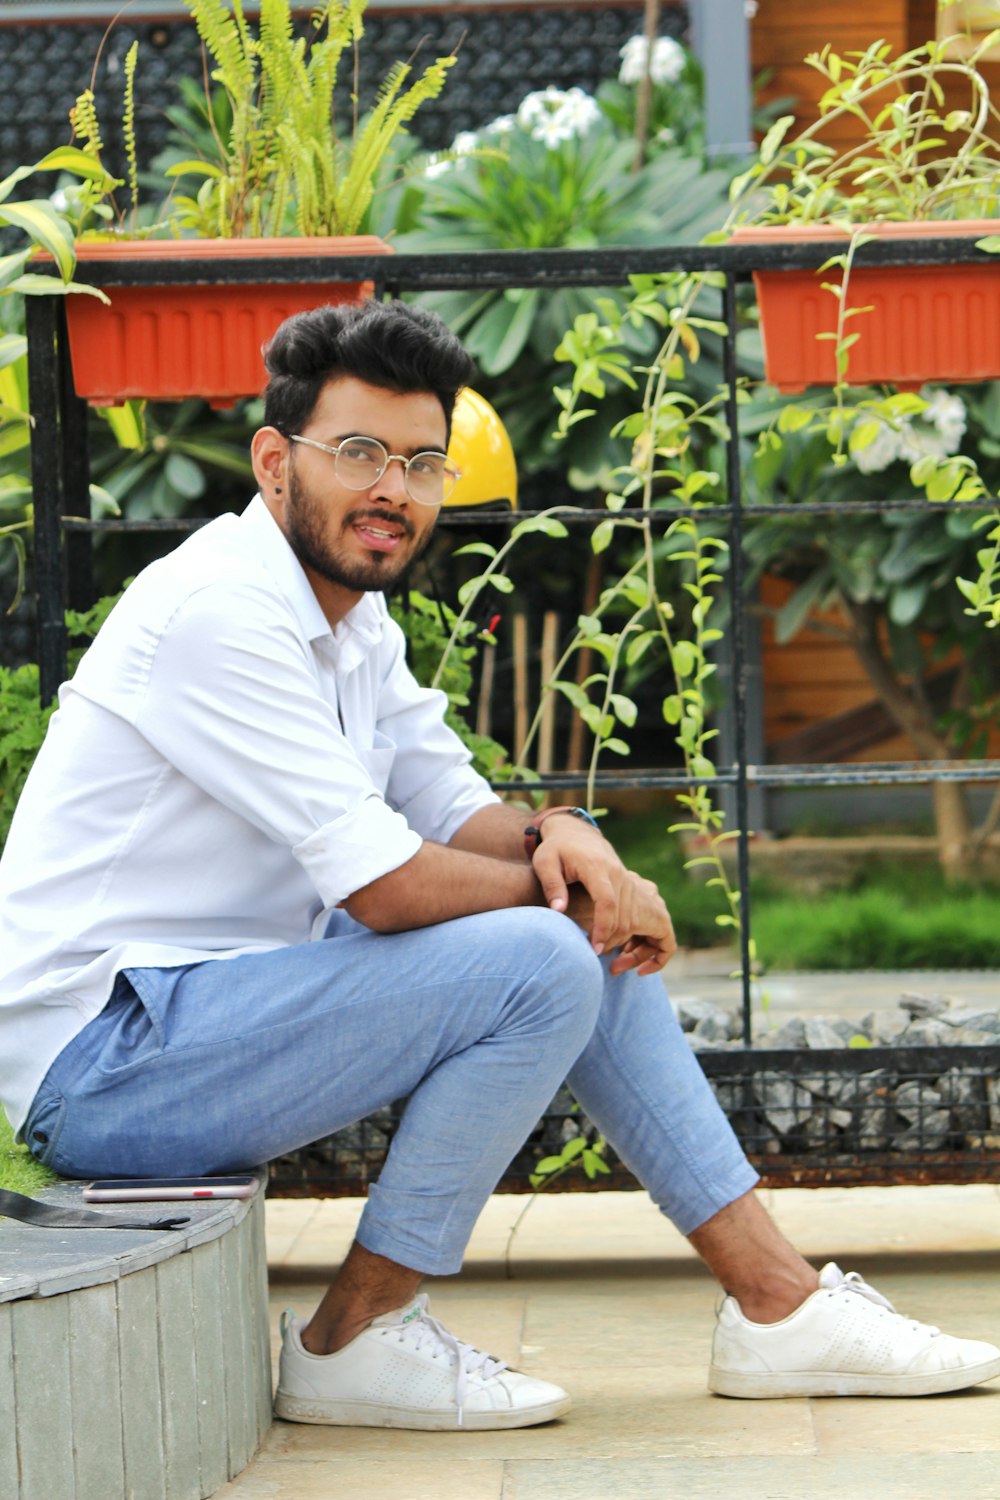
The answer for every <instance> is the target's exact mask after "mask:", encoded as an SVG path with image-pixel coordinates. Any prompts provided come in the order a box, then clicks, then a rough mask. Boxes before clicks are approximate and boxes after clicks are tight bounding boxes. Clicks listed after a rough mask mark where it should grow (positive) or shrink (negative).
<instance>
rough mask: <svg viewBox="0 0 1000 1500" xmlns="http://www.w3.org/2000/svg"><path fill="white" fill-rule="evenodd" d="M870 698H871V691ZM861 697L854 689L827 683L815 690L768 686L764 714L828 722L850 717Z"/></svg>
mask: <svg viewBox="0 0 1000 1500" xmlns="http://www.w3.org/2000/svg"><path fill="white" fill-rule="evenodd" d="M867 696H868V697H869V698H870V697H871V691H870V690H869V692H868V694H867ZM858 698H859V693H858V690H857V689H856V688H855V687H853V686H850V687H842V688H836V687H832V686H830V687H828V686H827V684H826V683H825V682H823V683H817V684H816V685H815V686H807V685H806V684H805V683H770V682H769V683H768V684H767V687H766V690H765V699H764V712H765V715H767V713H768V712H770V713H774V714H781V715H784V716H785V717H786V718H788V717H791V716H793V715H797V716H798V717H799V718H802V719H828V718H829V717H830V715H831V714H842V713H846V712H847V711H848V709H851V708H857V707H858V706H859V705H858Z"/></svg>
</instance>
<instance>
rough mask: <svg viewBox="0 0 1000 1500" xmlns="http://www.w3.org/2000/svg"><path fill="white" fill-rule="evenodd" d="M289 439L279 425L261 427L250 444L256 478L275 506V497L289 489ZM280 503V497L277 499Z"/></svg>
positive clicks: (265, 497) (269, 501)
mask: <svg viewBox="0 0 1000 1500" xmlns="http://www.w3.org/2000/svg"><path fill="white" fill-rule="evenodd" d="M288 447H289V445H288V439H287V438H286V437H285V436H284V435H283V434H282V433H280V432H279V431H278V429H277V427H260V428H258V430H257V431H256V432H255V433H254V435H253V441H252V442H251V444H250V458H251V461H252V463H253V472H254V478H255V479H256V481H257V483H258V485H259V486H260V492H261V494H262V495H263V497H264V499H265V500H266V501H267V503H268V505H270V506H272V507H273V506H274V504H275V497H281V496H282V495H284V494H285V492H286V491H287V489H288V484H287V468H288ZM277 503H278V504H279V505H280V503H281V501H280V498H279V499H278V500H277Z"/></svg>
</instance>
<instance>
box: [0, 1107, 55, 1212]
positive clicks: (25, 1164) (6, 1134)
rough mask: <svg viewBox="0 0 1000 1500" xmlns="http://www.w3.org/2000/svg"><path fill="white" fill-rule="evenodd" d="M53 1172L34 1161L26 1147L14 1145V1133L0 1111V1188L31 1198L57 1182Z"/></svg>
mask: <svg viewBox="0 0 1000 1500" xmlns="http://www.w3.org/2000/svg"><path fill="white" fill-rule="evenodd" d="M58 1181H59V1179H58V1178H57V1177H56V1175H55V1173H54V1172H50V1171H49V1169H48V1167H43V1166H41V1165H40V1163H39V1162H37V1161H36V1160H35V1158H34V1157H33V1156H32V1154H31V1152H30V1151H29V1150H28V1148H27V1146H16V1145H15V1144H14V1132H13V1130H11V1128H10V1125H9V1124H8V1123H7V1116H6V1115H5V1114H4V1112H3V1110H0V1188H7V1189H8V1190H10V1191H13V1192H15V1193H26V1194H27V1195H28V1197H29V1198H30V1197H33V1196H34V1194H35V1193H37V1192H38V1191H39V1190H40V1189H41V1188H44V1187H47V1186H48V1184H49V1183H50V1182H58Z"/></svg>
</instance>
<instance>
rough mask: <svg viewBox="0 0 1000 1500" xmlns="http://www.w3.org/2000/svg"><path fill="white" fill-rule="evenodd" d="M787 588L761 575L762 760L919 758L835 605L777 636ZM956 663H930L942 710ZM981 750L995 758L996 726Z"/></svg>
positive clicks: (953, 659) (999, 736)
mask: <svg viewBox="0 0 1000 1500" xmlns="http://www.w3.org/2000/svg"><path fill="white" fill-rule="evenodd" d="M793 591H794V585H793V584H792V583H790V582H789V581H788V580H787V579H785V578H778V577H775V576H772V575H765V577H764V578H763V579H762V580H761V585H760V605H761V609H762V612H763V618H762V622H761V673H762V679H763V694H764V743H765V745H766V747H767V759H768V761H771V762H777V763H779V764H780V763H788V762H793V761H796V762H798V761H802V762H806V763H812V762H817V761H840V760H844V761H884V760H917V759H919V758H920V757H919V756H918V755H917V752H916V750H915V749H914V748H913V745H912V744H911V743H910V741H909V739H907V738H906V736H905V735H902V734H899V733H898V732H897V730H896V726H895V724H894V722H893V721H892V720H891V719H890V717H889V715H888V714H887V712H886V711H885V710H884V709H883V708H882V706H881V704H880V703H879V702H878V700H877V698H876V696H875V690H874V688H873V687H872V685H871V683H870V682H869V680H868V678H867V676H866V675H865V672H864V669H863V668H862V666H861V663H860V662H859V660H858V658H857V656H856V655H855V653H854V652H853V651H852V649H851V647H850V646H849V645H848V644H847V642H846V641H845V640H844V639H843V634H844V630H845V625H846V622H845V620H844V617H843V615H842V614H841V612H840V610H839V609H832V610H826V611H822V612H821V611H814V612H813V614H811V615H810V616H809V619H808V621H807V622H806V624H805V625H804V626H803V628H802V629H801V630H800V631H799V632H798V633H797V634H796V635H795V636H794V637H793V638H792V640H790V641H787V642H785V643H783V644H779V643H778V641H777V640H776V639H775V634H774V615H775V613H776V611H777V610H779V609H780V608H781V606H782V604H784V602H785V600H786V599H787V598H788V597H789V595H790V594H791V593H792V592H793ZM927 643H928V644H929V643H930V638H929V637H928V638H927ZM958 662H959V656H958V653H957V652H955V653H952V655H951V656H949V657H947V658H945V659H944V660H943V661H942V662H940V663H939V664H938V665H936V666H935V668H934V673H933V676H932V678H931V683H930V694H931V698H932V701H934V702H935V704H936V707H937V708H938V709H939V710H940V711H941V712H943V711H944V710H945V708H946V707H947V703H948V700H949V694H950V688H951V684H952V682H953V677H954V672H955V669H956V667H957V665H958ZM987 754H988V755H990V756H996V757H998V758H1000V731H995V732H994V733H993V734H992V735H991V737H990V744H989V747H988V750H987Z"/></svg>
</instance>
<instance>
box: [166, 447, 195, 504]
mask: <svg viewBox="0 0 1000 1500" xmlns="http://www.w3.org/2000/svg"><path fill="white" fill-rule="evenodd" d="M163 472H164V474H165V475H166V479H167V483H168V484H169V485H170V488H171V489H172V490H176V492H177V494H178V495H182V496H183V497H184V499H185V500H198V499H200V498H201V496H202V495H203V494H204V493H205V475H204V473H203V472H202V470H201V469H200V468H199V467H198V465H197V464H196V463H195V462H194V460H193V459H191V458H188V457H187V456H186V455H185V454H183V453H168V455H167V461H166V463H165V464H164V466H163Z"/></svg>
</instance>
